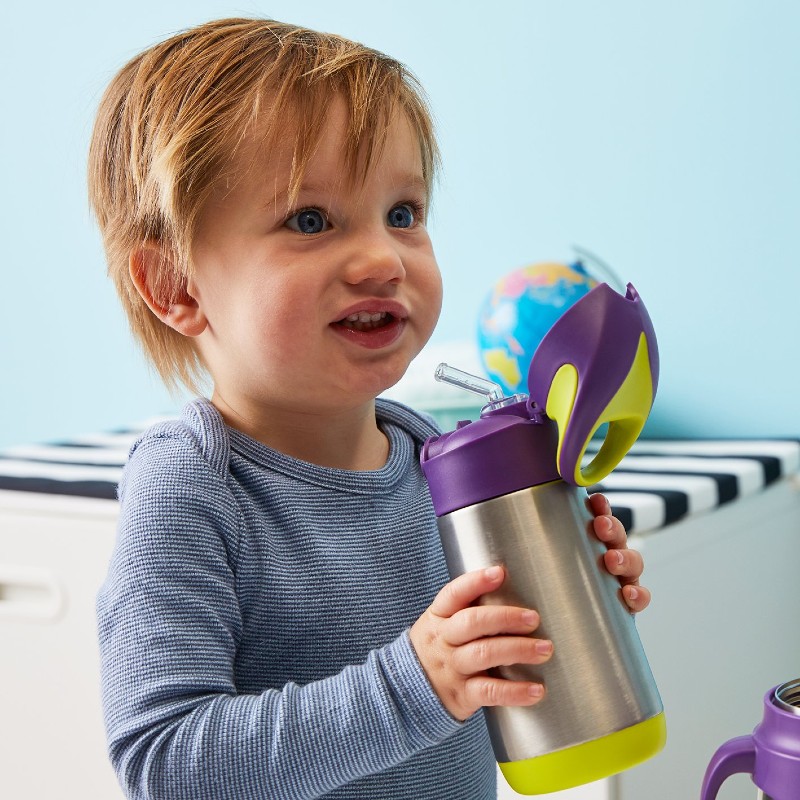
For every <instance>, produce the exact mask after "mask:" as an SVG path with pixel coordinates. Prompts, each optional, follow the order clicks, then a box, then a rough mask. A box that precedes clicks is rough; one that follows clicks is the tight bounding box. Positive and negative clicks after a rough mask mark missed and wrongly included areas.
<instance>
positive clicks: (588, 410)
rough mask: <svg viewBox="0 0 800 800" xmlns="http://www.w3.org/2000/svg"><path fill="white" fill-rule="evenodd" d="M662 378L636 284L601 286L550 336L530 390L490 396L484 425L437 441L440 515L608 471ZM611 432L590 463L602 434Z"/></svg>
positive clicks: (425, 463)
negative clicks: (590, 451) (589, 450)
mask: <svg viewBox="0 0 800 800" xmlns="http://www.w3.org/2000/svg"><path fill="white" fill-rule="evenodd" d="M657 382H658V348H657V344H656V339H655V332H654V331H653V326H652V323H651V322H650V317H649V316H648V314H647V310H646V309H645V307H644V304H643V303H642V301H641V299H640V298H639V295H638V293H637V292H636V290H635V289H634V288H633V286H631V285H630V284H629V285H628V290H627V293H626V295H625V297H622V296H621V295H619V294H618V293H617V292H615V291H614V290H613V289H611V288H610V287H609V286H608V285H607V284H604V283H601V284H599V285H598V286H596V287H594V288H593V289H592V290H591V291H590V292H589V293H588V294H586V295H585V296H584V297H583V298H581V299H580V300H579V301H578V302H577V303H575V305H573V306H572V307H571V308H570V309H568V310H567V311H566V312H565V313H564V314H563V315H562V316H561V318H560V319H559V320H558V322H556V324H555V325H554V326H553V327H552V328H551V329H550V331H549V332H548V333H547V335H546V336H545V337H544V339H542V342H541V344H540V345H539V347H538V348H537V349H536V352H535V353H534V356H533V359H532V361H531V366H530V370H529V372H528V387H529V389H530V397H529V398H528V399H527V400H525V399H520V400H518V401H517V402H509V401H508V400H506V401H500V402H496V403H489V404H488V405H487V406H485V407H484V409H483V411H482V412H481V416H480V419H478V420H477V421H475V422H462V423H459V425H458V427H457V429H456V430H455V431H451V432H449V433H445V434H442V435H441V436H438V437H433V438H431V439H429V440H428V441H427V442H426V443H425V445H424V447H423V451H422V455H421V463H422V469H423V472H424V473H425V476H426V478H427V479H428V484H429V486H430V489H431V496H432V498H433V503H434V507H435V509H436V514H437V516H441V515H442V514H447V513H449V512H450V511H454V510H455V509H457V508H463V507H465V506H468V505H473V504H474V503H478V502H482V501H483V500H488V499H490V498H492V497H499V496H501V495H503V494H508V493H509V492H513V491H517V490H519V489H523V488H527V487H529V486H535V485H538V484H541V483H546V482H548V481H554V480H558V479H559V478H563V479H564V480H565V481H567V482H569V483H573V484H576V485H582V486H587V485H589V484H591V483H595V482H597V481H599V480H600V479H601V478H603V477H605V475H607V474H608V473H609V472H610V471H611V470H612V469H613V468H614V467H615V466H616V465H617V464H618V463H619V461H620V460H621V459H622V458H623V457H624V455H625V453H627V451H628V450H629V449H630V446H631V445H632V444H633V442H634V441H635V440H636V438H637V436H638V435H639V433H640V432H641V429H642V427H643V426H644V422H645V420H646V418H647V415H648V413H649V411H650V407H651V405H652V401H653V397H654V396H655V391H656V386H657ZM604 423H608V431H607V434H606V438H605V440H604V442H603V444H602V445H601V448H600V450H599V452H598V454H597V455H596V456H595V458H594V459H593V460H592V462H591V463H590V464H589V465H588V466H586V467H585V468H584V467H582V466H581V462H582V459H583V454H584V452H585V450H586V446H587V445H588V443H589V441H590V440H591V438H592V436H593V435H594V433H595V431H596V430H597V429H598V428H599V427H600V426H601V425H602V424H604Z"/></svg>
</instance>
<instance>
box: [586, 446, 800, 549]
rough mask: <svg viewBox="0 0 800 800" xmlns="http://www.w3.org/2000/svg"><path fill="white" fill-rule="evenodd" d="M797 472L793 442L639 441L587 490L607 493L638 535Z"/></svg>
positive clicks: (799, 462) (798, 450) (799, 452)
mask: <svg viewBox="0 0 800 800" xmlns="http://www.w3.org/2000/svg"><path fill="white" fill-rule="evenodd" d="M590 449H592V448H590ZM590 457H591V456H590ZM798 471H800V440H796V439H768V440H763V439H760V440H755V439H741V440H739V439H730V440H699V439H687V440H677V439H676V440H654V439H641V440H639V441H638V442H636V444H635V445H634V446H633V448H631V451H630V453H629V454H628V455H627V456H626V457H625V458H624V459H623V460H622V463H621V464H620V465H619V466H618V467H617V468H616V469H615V470H614V471H613V472H612V473H611V475H609V476H608V477H607V478H605V479H604V480H603V481H602V482H601V483H599V484H597V485H596V486H594V487H592V489H593V490H595V491H602V492H603V493H604V494H606V495H607V497H608V499H609V502H610V503H611V506H612V508H613V510H614V513H615V515H616V516H617V517H619V519H620V520H621V521H622V523H623V524H624V525H625V527H626V529H627V530H628V531H629V532H633V531H636V532H638V533H642V532H644V531H652V530H656V529H658V528H663V527H664V526H665V525H669V524H670V523H672V522H677V521H678V520H680V519H683V518H684V517H687V516H690V515H693V514H698V513H701V512H704V511H710V510H712V509H714V508H716V507H718V506H721V505H724V504H725V503H730V502H731V501H733V500H736V499H738V498H741V497H746V496H747V495H750V494H753V493H755V492H758V491H761V490H762V489H764V488H765V487H766V486H769V484H771V483H774V482H775V481H778V480H780V479H782V478H785V477H787V476H789V475H794V474H796V473H797V472H798Z"/></svg>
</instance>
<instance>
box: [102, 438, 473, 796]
mask: <svg viewBox="0 0 800 800" xmlns="http://www.w3.org/2000/svg"><path fill="white" fill-rule="evenodd" d="M120 497H121V510H120V523H119V529H118V538H117V544H116V547H115V550H114V554H113V556H112V560H111V564H110V567H109V572H108V575H107V578H106V581H105V583H104V584H103V586H102V587H101V590H100V593H99V595H98V603H97V609H98V629H99V643H100V656H101V681H102V696H103V707H104V715H105V722H106V728H107V735H108V744H109V752H110V757H111V760H112V763H113V765H114V767H115V769H116V772H117V775H118V778H119V780H120V783H121V784H122V786H123V788H124V789H125V791H126V792H127V794H128V797H130V798H141V800H145V799H146V800H151V798H152V799H153V800H155V799H156V798H159V799H160V798H169V799H170V800H183V799H184V798H186V800H189V798H191V800H203V799H204V798H209V799H210V798H214V800H227V798H231V800H232V799H233V798H236V799H237V800H248V799H249V798H272V799H273V800H281V799H282V798H291V799H292V800H303V799H304V798H314V797H319V796H321V795H323V794H326V793H328V792H330V791H332V790H333V789H335V788H337V787H339V786H342V785H344V784H346V783H348V782H350V781H352V780H354V779H356V778H359V777H362V776H365V775H369V774H372V773H375V772H379V771H382V770H384V769H387V768H389V767H391V766H394V765H396V764H399V763H400V762H402V761H403V760H405V759H406V758H408V757H409V756H411V755H413V754H414V753H416V752H418V751H419V750H421V749H423V748H426V747H429V746H431V745H433V744H436V743H438V742H441V741H442V740H443V739H445V738H446V737H448V736H449V735H451V734H452V733H454V732H455V731H456V730H458V729H459V728H460V727H461V723H459V722H458V721H457V720H455V719H453V718H452V717H451V716H450V715H449V714H448V713H447V711H446V710H445V709H444V707H443V706H442V704H441V702H440V701H439V699H438V698H437V696H436V694H435V693H434V691H433V689H432V687H431V686H430V684H429V682H428V680H427V678H426V677H425V674H424V671H423V670H422V667H421V665H420V664H419V661H418V659H417V658H416V655H415V653H414V650H413V647H412V646H411V643H410V640H409V637H408V633H407V632H404V633H403V634H402V635H400V636H399V637H398V638H397V639H396V640H395V641H393V642H389V643H387V644H386V645H385V646H384V647H381V648H379V649H376V650H373V651H372V652H370V653H369V655H368V657H367V659H366V661H365V662H364V663H363V664H358V665H353V666H348V667H346V668H345V669H344V670H342V671H341V672H340V673H338V674H336V675H333V676H331V677H329V678H325V679H323V680H320V681H316V682H313V683H309V684H306V685H304V686H299V685H296V684H293V683H289V684H287V685H285V686H283V687H282V688H280V689H271V690H267V691H264V692H262V693H260V694H240V693H238V692H237V688H236V685H235V680H234V674H235V669H234V667H235V663H236V654H237V648H238V643H239V639H240V636H241V631H242V616H241V614H242V610H241V607H240V602H239V597H238V596H237V590H236V589H237V587H236V574H235V564H236V557H237V553H236V549H237V543H238V533H239V529H240V528H239V526H240V520H239V516H238V510H237V509H236V506H235V503H234V501H233V496H232V494H231V493H230V491H229V490H228V488H227V486H226V485H225V482H224V480H223V478H222V476H221V475H220V474H219V473H217V472H216V471H215V470H213V469H212V468H211V467H210V466H209V465H208V464H207V463H205V462H204V459H203V456H202V454H201V453H200V452H199V450H198V449H197V448H195V447H193V446H192V443H191V442H190V441H187V440H184V439H181V438H178V437H166V436H162V437H154V438H152V439H146V440H144V441H143V442H142V443H140V444H139V445H138V446H137V448H136V449H135V450H134V452H133V453H132V456H131V459H130V461H129V463H128V466H127V467H126V471H125V477H124V480H123V484H122V488H121V492H120Z"/></svg>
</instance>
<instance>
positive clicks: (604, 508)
mask: <svg viewBox="0 0 800 800" xmlns="http://www.w3.org/2000/svg"><path fill="white" fill-rule="evenodd" d="M586 508H587V509H588V510H589V511H591V513H592V514H594V515H595V516H596V517H600V516H611V504H610V503H609V502H608V498H607V497H606V496H605V495H604V494H601V493H600V492H595V493H594V494H592V495H589V497H587V498H586Z"/></svg>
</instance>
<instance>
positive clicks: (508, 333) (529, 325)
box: [478, 262, 597, 395]
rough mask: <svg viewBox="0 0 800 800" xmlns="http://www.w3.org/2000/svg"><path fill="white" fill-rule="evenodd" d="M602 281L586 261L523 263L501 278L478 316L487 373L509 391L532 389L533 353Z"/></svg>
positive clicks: (481, 351)
mask: <svg viewBox="0 0 800 800" xmlns="http://www.w3.org/2000/svg"><path fill="white" fill-rule="evenodd" d="M596 285H597V281H596V280H595V279H594V278H593V277H591V275H589V273H588V272H586V270H585V268H584V267H583V265H582V264H581V263H580V262H576V263H575V264H570V265H568V264H555V263H542V264H532V265H530V266H527V267H522V268H521V269H517V270H515V271H514V272H511V273H509V274H508V275H506V276H505V277H503V278H502V279H501V280H500V281H498V282H497V283H496V284H495V286H494V287H493V289H492V290H491V292H490V293H489V294H488V295H487V297H486V299H485V301H484V302H483V305H482V306H481V310H480V314H479V316H478V349H479V352H480V356H481V362H482V363H483V367H484V369H485V370H486V374H487V375H488V376H489V377H490V378H491V379H492V380H493V381H495V382H496V383H499V384H500V386H502V387H503V391H504V392H505V393H506V394H507V395H510V394H516V393H522V394H527V393H528V369H529V367H530V363H531V358H533V354H534V352H535V351H536V348H537V347H538V346H539V342H541V341H542V339H543V338H544V335H545V334H546V333H547V332H548V331H549V330H550V328H551V327H552V326H553V324H554V323H555V322H556V320H557V319H558V318H559V317H560V316H561V315H562V314H563V313H564V312H565V311H566V310H567V309H568V308H569V307H570V306H571V305H572V304H573V303H575V302H576V301H578V300H579V299H580V298H581V297H583V296H584V295H585V294H587V293H588V292H589V291H590V290H591V289H592V288H593V287H594V286H596Z"/></svg>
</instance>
